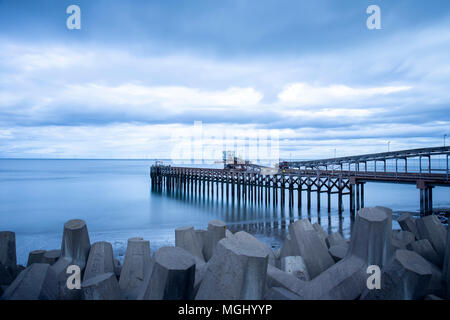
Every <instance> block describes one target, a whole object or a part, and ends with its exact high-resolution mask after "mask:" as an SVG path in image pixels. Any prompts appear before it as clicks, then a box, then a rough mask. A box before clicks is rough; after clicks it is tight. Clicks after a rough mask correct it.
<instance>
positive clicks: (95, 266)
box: [83, 241, 115, 281]
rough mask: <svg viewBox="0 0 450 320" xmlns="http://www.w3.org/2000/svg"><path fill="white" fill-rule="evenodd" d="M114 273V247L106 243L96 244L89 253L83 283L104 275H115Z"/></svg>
mask: <svg viewBox="0 0 450 320" xmlns="http://www.w3.org/2000/svg"><path fill="white" fill-rule="evenodd" d="M114 271H115V268H114V256H113V249H112V245H111V244H110V243H109V242H105V241H101V242H95V243H94V244H93V245H92V246H91V250H90V252H89V257H88V260H87V264H86V269H85V270H84V277H83V281H86V280H88V279H90V278H93V277H96V276H98V275H101V274H104V273H110V272H111V273H114Z"/></svg>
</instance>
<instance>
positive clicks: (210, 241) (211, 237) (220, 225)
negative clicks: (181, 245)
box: [203, 220, 226, 261]
mask: <svg viewBox="0 0 450 320" xmlns="http://www.w3.org/2000/svg"><path fill="white" fill-rule="evenodd" d="M225 229H226V227H225V223H224V222H223V221H220V220H212V221H210V222H209V223H208V230H207V232H206V234H205V238H204V239H203V255H204V257H205V261H208V260H209V259H211V257H212V256H213V254H214V250H215V248H216V245H217V243H218V242H219V241H220V240H221V239H223V238H225Z"/></svg>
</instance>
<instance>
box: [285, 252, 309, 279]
mask: <svg viewBox="0 0 450 320" xmlns="http://www.w3.org/2000/svg"><path fill="white" fill-rule="evenodd" d="M281 270H283V271H284V272H287V273H290V274H293V275H294V276H295V277H297V278H299V279H300V280H303V281H309V279H310V278H309V273H308V269H307V268H306V265H305V261H304V260H303V258H302V257H300V256H289V257H283V258H281Z"/></svg>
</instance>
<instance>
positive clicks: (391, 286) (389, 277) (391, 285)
mask: <svg viewBox="0 0 450 320" xmlns="http://www.w3.org/2000/svg"><path fill="white" fill-rule="evenodd" d="M431 277H432V271H431V267H430V263H429V262H427V261H426V260H425V259H424V258H422V257H421V256H420V255H419V254H417V253H415V252H414V251H410V250H397V251H395V253H394V255H393V257H392V258H391V259H390V260H389V262H388V263H387V264H386V266H385V267H384V268H383V270H382V273H381V288H380V289H372V290H369V289H367V288H366V289H365V291H364V293H363V294H362V296H361V299H364V300H416V299H421V298H423V297H424V296H425V295H426V293H427V290H428V287H429V284H430V281H431Z"/></svg>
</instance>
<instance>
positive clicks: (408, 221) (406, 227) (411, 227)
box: [397, 212, 420, 240]
mask: <svg viewBox="0 0 450 320" xmlns="http://www.w3.org/2000/svg"><path fill="white" fill-rule="evenodd" d="M397 222H398V224H399V225H400V227H401V228H402V230H403V231H409V232H412V233H413V234H414V236H415V237H416V240H419V239H420V236H419V232H418V231H417V226H416V221H415V220H414V218H413V216H412V215H411V213H409V212H405V213H403V214H402V215H401V216H400V217H399V218H398V219H397Z"/></svg>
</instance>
